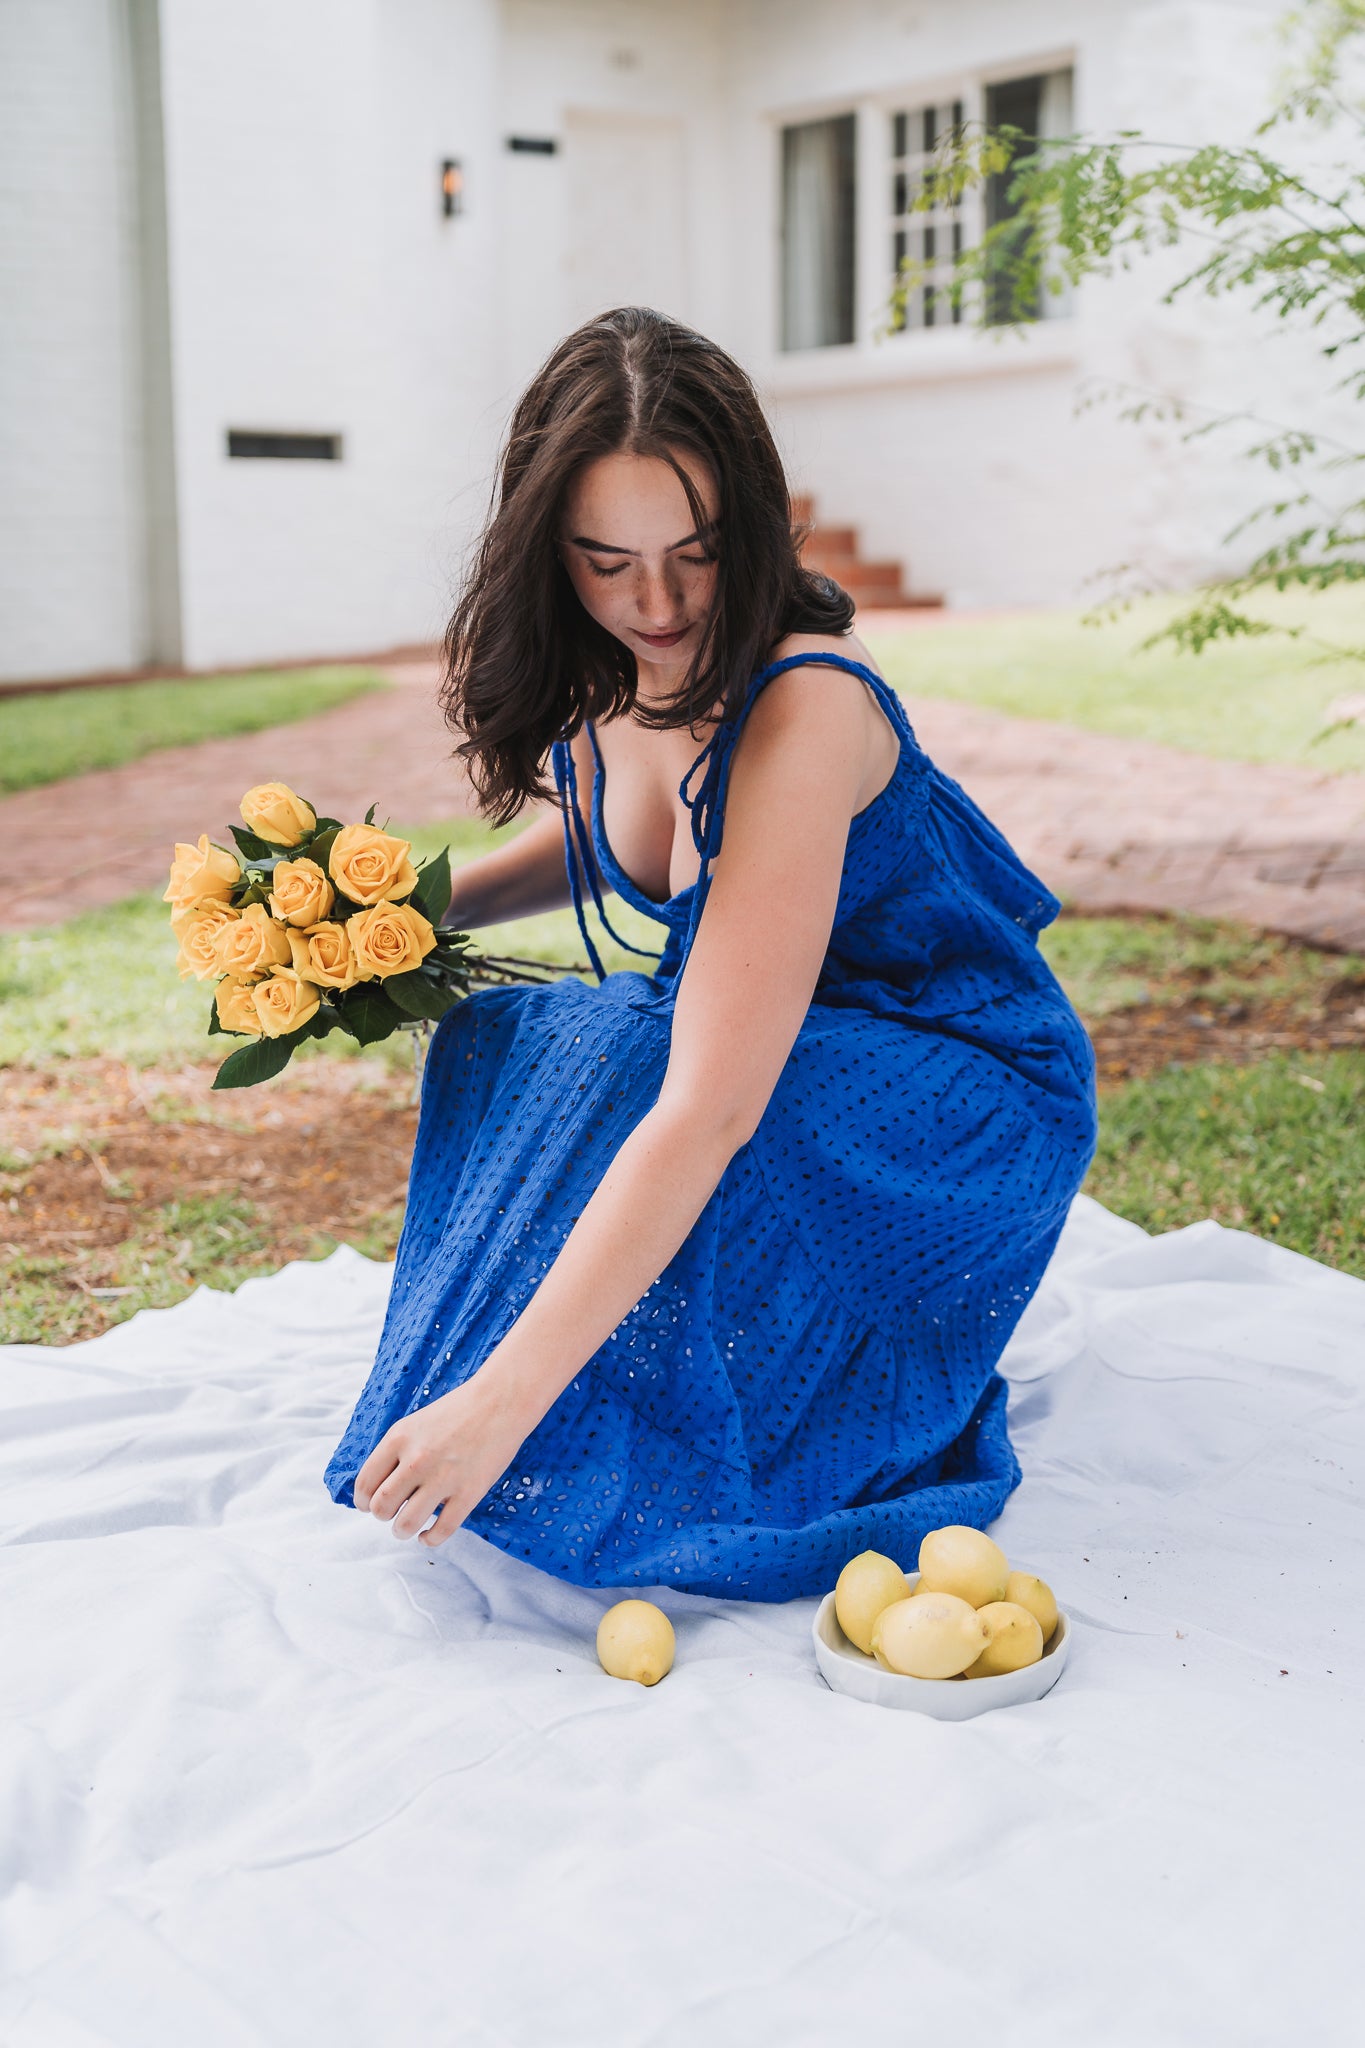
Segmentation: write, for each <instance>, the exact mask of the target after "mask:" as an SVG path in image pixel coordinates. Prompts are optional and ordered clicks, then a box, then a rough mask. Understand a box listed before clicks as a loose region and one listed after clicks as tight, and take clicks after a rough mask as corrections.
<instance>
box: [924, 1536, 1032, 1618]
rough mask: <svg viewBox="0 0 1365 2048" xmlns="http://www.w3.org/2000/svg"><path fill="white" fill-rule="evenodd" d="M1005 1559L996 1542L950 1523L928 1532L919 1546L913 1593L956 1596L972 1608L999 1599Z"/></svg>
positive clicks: (1004, 1578) (1005, 1579) (1007, 1571)
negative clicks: (915, 1583) (917, 1583)
mask: <svg viewBox="0 0 1365 2048" xmlns="http://www.w3.org/2000/svg"><path fill="white" fill-rule="evenodd" d="M1009 1576H1010V1566H1009V1559H1008V1558H1007V1557H1006V1555H1005V1553H1004V1551H1003V1550H1002V1549H1001V1548H1000V1546H999V1544H998V1543H992V1542H991V1539H990V1537H989V1536H983V1535H982V1533H981V1531H980V1530H979V1529H964V1528H960V1527H958V1526H957V1525H955V1524H950V1526H949V1527H948V1528H946V1529H931V1530H930V1531H929V1534H928V1535H927V1536H926V1537H925V1539H924V1541H923V1543H921V1545H920V1547H919V1585H918V1586H917V1587H916V1589H915V1590H916V1593H917V1594H918V1593H956V1595H957V1597H958V1599H959V1600H965V1601H967V1602H968V1604H969V1605H970V1606H972V1607H984V1606H985V1605H986V1603H987V1601H988V1600H1003V1599H1004V1597H1005V1588H1006V1586H1007V1585H1008V1584H1009Z"/></svg>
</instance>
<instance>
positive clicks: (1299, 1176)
mask: <svg viewBox="0 0 1365 2048" xmlns="http://www.w3.org/2000/svg"><path fill="white" fill-rule="evenodd" d="M1086 1192H1087V1194H1091V1195H1093V1196H1094V1197H1095V1199H1096V1201H1098V1202H1103V1203H1104V1205H1105V1207H1106V1208H1107V1209H1113V1210H1114V1211H1115V1212H1116V1213H1117V1214H1118V1215H1120V1216H1127V1217H1129V1218H1130V1219H1131V1220H1132V1221H1133V1222H1134V1223H1140V1224H1141V1225H1142V1227H1143V1229H1144V1230H1153V1231H1163V1230H1175V1229H1178V1228H1180V1227H1181V1226H1182V1225H1184V1224H1187V1223H1197V1222H1198V1221H1199V1220H1200V1218H1201V1217H1204V1216H1212V1217H1213V1218H1214V1219H1215V1221H1217V1222H1219V1223H1223V1224H1226V1225H1229V1226H1231V1227H1234V1228H1236V1229H1239V1230H1250V1231H1254V1232H1255V1234H1256V1235H1257V1236H1258V1237H1269V1238H1273V1239H1274V1240H1275V1241H1276V1242H1277V1243H1279V1244H1282V1245H1287V1246H1288V1247H1289V1249H1290V1250H1291V1251H1297V1252H1305V1253H1307V1255H1308V1256H1309V1257H1310V1258H1314V1259H1321V1260H1323V1261H1324V1262H1325V1263H1326V1264H1327V1265H1330V1266H1337V1267H1340V1268H1341V1269H1342V1270H1343V1271H1344V1272H1348V1273H1355V1274H1358V1275H1361V1276H1362V1277H1365V1058H1362V1057H1361V1055H1360V1054H1359V1053H1355V1052H1337V1053H1322V1054H1305V1053H1291V1054H1282V1053H1271V1054H1268V1055H1267V1057H1266V1058H1265V1059H1264V1060H1262V1061H1261V1062H1260V1063H1259V1064H1258V1065H1256V1066H1253V1067H1230V1066H1215V1065H1208V1066H1194V1067H1169V1068H1167V1070H1166V1071H1165V1072H1164V1073H1161V1074H1156V1075H1153V1076H1151V1077H1149V1078H1147V1079H1145V1080H1141V1081H1129V1082H1127V1083H1125V1084H1124V1085H1123V1086H1122V1087H1120V1088H1115V1089H1111V1090H1108V1091H1106V1093H1105V1095H1104V1098H1103V1102H1102V1106H1101V1116H1100V1143H1099V1150H1098V1152H1097V1154H1096V1157H1095V1164H1094V1166H1093V1167H1092V1168H1091V1172H1090V1178H1089V1180H1088V1181H1087V1182H1086Z"/></svg>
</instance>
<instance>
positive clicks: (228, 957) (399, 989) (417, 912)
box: [163, 782, 555, 1088]
mask: <svg viewBox="0 0 1365 2048" xmlns="http://www.w3.org/2000/svg"><path fill="white" fill-rule="evenodd" d="M374 814H375V806H374V805H373V804H372V805H371V806H370V809H369V811H368V812H367V813H366V816H365V821H364V823H363V824H360V825H343V824H342V823H341V821H340V819H338V818H320V817H319V816H318V815H317V813H316V811H315V810H314V809H313V806H312V805H311V804H309V803H305V802H304V800H303V798H302V797H300V796H296V795H295V794H294V791H293V790H292V789H290V788H288V787H287V785H286V784H284V783H282V782H264V783H261V784H260V785H259V786H258V787H257V788H255V789H249V790H248V791H247V793H246V795H245V796H244V797H243V798H242V824H241V825H240V826H238V825H233V826H232V827H231V828H230V829H231V832H232V837H233V839H234V840H235V841H236V843H237V851H236V853H235V854H234V853H230V852H229V851H228V849H227V848H226V847H223V846H215V845H213V844H212V843H211V842H210V840H209V838H208V835H207V833H201V834H200V837H199V843H198V845H197V846H184V845H177V847H176V849H175V859H174V861H173V862H172V864H171V876H170V881H169V883H168V885H167V888H166V892H165V896H164V898H163V901H164V902H167V903H169V904H170V906H171V929H172V930H173V931H174V933H175V935H176V937H177V938H178V940H179V942H180V957H179V961H178V963H177V964H178V966H179V969H180V974H181V978H182V979H184V978H186V977H188V976H193V977H194V979H195V980H197V981H214V982H216V983H217V986H216V988H215V989H214V993H213V1008H212V1011H211V1013H210V1017H209V1027H208V1028H209V1031H210V1033H214V1032H226V1033H229V1034H232V1035H235V1036H237V1037H241V1038H246V1039H249V1040H251V1043H250V1044H248V1045H243V1046H239V1047H238V1049H237V1050H236V1051H235V1052H232V1053H230V1054H229V1055H228V1057H227V1059H225V1060H224V1061H223V1064H222V1065H221V1066H220V1067H219V1069H218V1072H217V1074H216V1075H215V1077H214V1082H213V1085H214V1087H215V1088H249V1087H251V1086H252V1085H253V1084H254V1083H255V1082H257V1081H267V1080H269V1078H270V1076H271V1075H272V1074H278V1073H280V1072H281V1071H282V1069H283V1068H285V1067H287V1066H288V1064H289V1061H290V1059H291V1057H292V1055H293V1053H294V1050H295V1048H296V1047H297V1046H299V1045H302V1044H303V1042H304V1040H305V1039H308V1038H323V1037H325V1036H326V1034H327V1033H328V1032H329V1031H345V1032H347V1033H349V1035H350V1036H351V1037H352V1038H354V1039H356V1040H357V1041H358V1043H359V1044H361V1045H373V1044H375V1043H376V1042H377V1041H378V1040H379V1039H381V1038H387V1037H389V1036H390V1034H391V1033H392V1032H394V1031H397V1030H399V1029H401V1028H402V1027H403V1026H404V1025H411V1024H415V1023H420V1022H423V1021H427V1020H434V1019H436V1018H439V1017H443V1016H444V1015H445V1013H446V1011H447V1010H448V1009H449V1008H450V1006H451V1005H452V1003H456V1002H458V1001H459V1000H460V998H461V997H462V996H465V995H467V994H468V993H469V990H470V987H471V985H472V984H473V983H475V982H477V981H486V982H506V981H510V980H516V981H543V980H547V979H549V978H551V977H552V976H553V974H554V972H555V970H554V969H553V968H549V967H546V968H541V967H540V966H538V964H537V963H535V962H532V961H522V960H505V959H497V958H494V957H493V956H491V955H487V954H479V953H475V952H474V951H473V950H472V949H471V948H470V945H469V940H468V936H467V934H465V933H464V932H457V931H453V930H451V929H449V928H448V927H446V926H445V925H443V924H442V923H441V922H440V920H441V918H442V917H443V915H444V913H445V910H446V906H447V905H448V903H449V901H450V851H449V848H442V850H441V852H440V853H438V854H437V855H436V856H435V857H434V858H433V859H432V860H429V861H426V862H424V863H423V865H422V866H421V867H420V868H419V867H415V866H414V865H413V862H412V857H411V856H412V846H411V843H410V842H409V841H408V840H406V839H398V838H395V837H393V836H392V835H391V834H390V833H388V832H382V831H380V829H379V827H378V826H377V825H376V824H375V823H374Z"/></svg>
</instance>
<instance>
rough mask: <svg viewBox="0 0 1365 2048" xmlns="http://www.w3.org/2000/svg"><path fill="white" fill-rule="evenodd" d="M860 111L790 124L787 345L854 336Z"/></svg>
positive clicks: (785, 166) (785, 136) (785, 211)
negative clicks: (856, 149)
mask: <svg viewBox="0 0 1365 2048" xmlns="http://www.w3.org/2000/svg"><path fill="white" fill-rule="evenodd" d="M855 201H856V187H855V176H854V116H853V115H852V114H836V115H835V116H834V117H833V118H832V119H830V120H824V121H802V122H799V123H798V124H797V125H796V126H795V127H791V128H784V129H783V130H782V346H783V348H784V349H799V348H828V347H830V346H832V345H833V344H835V343H838V342H849V341H852V340H853V304H854V297H853V294H854V235H855Z"/></svg>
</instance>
